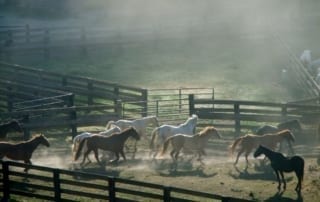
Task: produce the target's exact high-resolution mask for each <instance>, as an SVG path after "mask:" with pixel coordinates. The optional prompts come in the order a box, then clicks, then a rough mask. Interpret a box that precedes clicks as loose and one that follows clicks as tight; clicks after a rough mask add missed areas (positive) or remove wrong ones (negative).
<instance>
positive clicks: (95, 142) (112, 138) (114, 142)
mask: <svg viewBox="0 0 320 202" xmlns="http://www.w3.org/2000/svg"><path fill="white" fill-rule="evenodd" d="M129 137H133V138H134V139H136V140H140V135H139V134H138V132H137V131H136V130H135V129H134V128H133V127H130V128H127V129H125V130H123V131H121V132H119V133H113V134H112V135H109V136H103V135H93V136H90V137H87V138H85V139H83V140H82V141H81V142H80V144H79V147H78V150H77V152H76V155H75V159H74V160H75V161H76V160H78V158H79V157H80V154H81V150H82V147H83V145H84V143H85V142H86V143H87V151H85V153H84V155H83V160H82V162H81V165H83V164H84V162H85V159H86V158H87V156H88V155H89V153H90V152H91V151H93V152H94V155H95V158H96V160H97V162H98V163H99V164H100V165H102V164H101V162H100V160H99V154H98V149H102V150H107V151H112V152H114V153H115V155H116V159H114V160H112V161H111V162H114V161H115V162H118V161H119V158H120V157H119V154H121V156H122V157H123V159H124V160H126V157H125V154H124V151H123V147H124V144H125V141H126V140H127V139H128V138H129Z"/></svg>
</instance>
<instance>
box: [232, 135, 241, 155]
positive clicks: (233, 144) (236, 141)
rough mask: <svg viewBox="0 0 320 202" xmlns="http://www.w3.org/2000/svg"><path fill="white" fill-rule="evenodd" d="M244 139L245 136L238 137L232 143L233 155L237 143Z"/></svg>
mask: <svg viewBox="0 0 320 202" xmlns="http://www.w3.org/2000/svg"><path fill="white" fill-rule="evenodd" d="M242 140H243V137H239V138H237V139H236V140H235V141H234V142H233V143H232V145H230V154H231V155H232V154H233V152H234V150H235V149H236V147H237V145H238V144H239V143H240V142H241V141H242Z"/></svg>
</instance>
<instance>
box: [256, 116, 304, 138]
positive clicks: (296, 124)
mask: <svg viewBox="0 0 320 202" xmlns="http://www.w3.org/2000/svg"><path fill="white" fill-rule="evenodd" d="M285 129H289V130H291V131H294V132H301V131H302V127H301V123H300V121H299V120H297V119H293V120H289V121H285V122H281V123H279V124H278V125H277V126H272V125H264V126H262V127H260V128H258V130H256V132H255V133H256V134H257V135H264V134H268V133H276V132H279V131H281V130H285Z"/></svg>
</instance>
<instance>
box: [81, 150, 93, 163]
mask: <svg viewBox="0 0 320 202" xmlns="http://www.w3.org/2000/svg"><path fill="white" fill-rule="evenodd" d="M90 152H91V150H89V149H88V150H87V151H85V152H84V153H83V159H82V162H81V163H80V165H84V163H85V162H86V159H87V158H88V155H89V153H90ZM89 163H91V161H90V162H89Z"/></svg>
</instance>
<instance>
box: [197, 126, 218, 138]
mask: <svg viewBox="0 0 320 202" xmlns="http://www.w3.org/2000/svg"><path fill="white" fill-rule="evenodd" d="M199 135H200V136H209V137H217V138H218V139H221V135H220V133H219V132H218V130H217V129H216V128H215V127H213V126H207V127H205V128H204V129H203V130H202V131H201V132H200V133H199Z"/></svg>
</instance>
